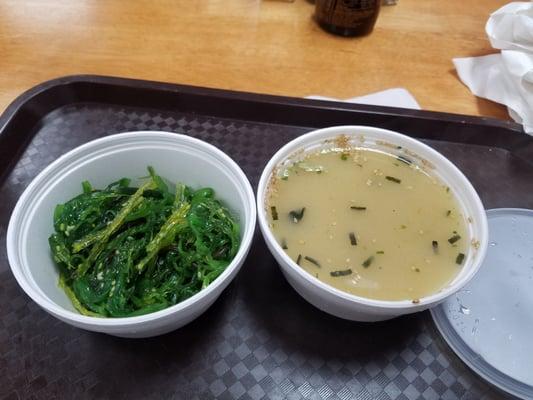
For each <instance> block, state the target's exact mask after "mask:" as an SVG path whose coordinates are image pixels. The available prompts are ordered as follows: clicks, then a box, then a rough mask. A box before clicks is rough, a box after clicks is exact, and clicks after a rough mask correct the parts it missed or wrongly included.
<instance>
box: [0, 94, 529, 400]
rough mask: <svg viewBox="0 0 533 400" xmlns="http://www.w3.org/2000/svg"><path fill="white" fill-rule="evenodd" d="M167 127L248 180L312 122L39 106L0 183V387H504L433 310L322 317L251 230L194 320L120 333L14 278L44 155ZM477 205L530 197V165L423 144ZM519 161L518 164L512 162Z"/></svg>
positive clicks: (137, 391) (315, 392)
mask: <svg viewBox="0 0 533 400" xmlns="http://www.w3.org/2000/svg"><path fill="white" fill-rule="evenodd" d="M133 130H165V131H173V132H179V133H185V134H188V135H191V136H194V137H197V138H200V139H203V140H206V141H208V142H210V143H212V144H214V145H216V146H217V147H219V148H220V149H222V150H223V151H225V152H226V153H227V154H228V155H230V156H231V157H232V158H234V159H235V160H236V161H237V162H238V163H239V164H240V165H241V166H242V168H243V170H244V171H245V173H246V174H247V175H248V176H249V177H250V180H251V182H252V185H253V186H254V187H255V186H256V184H257V181H258V177H259V174H260V173H261V170H262V168H263V166H264V165H265V163H266V161H267V160H268V159H269V158H270V156H271V155H272V154H273V153H274V152H275V151H276V150H277V149H278V148H279V147H281V145H283V144H284V143H286V142H287V141H288V140H290V139H292V138H294V137H296V136H298V135H300V134H302V133H304V132H305V131H307V129H304V128H297V127H294V126H281V125H270V124H260V123H256V122H246V121H237V120H229V119H226V120H225V119H215V118H210V117H206V116H200V115H194V114H187V113H177V112H159V111H150V110H143V109H135V108H124V107H117V106H106V105H99V104H73V105H69V106H65V107H62V108H59V109H57V110H55V111H53V112H52V113H50V114H47V115H46V116H45V117H44V118H43V119H42V120H41V123H40V124H39V125H38V126H37V127H36V134H35V136H34V138H33V140H32V141H31V143H30V145H29V146H28V147H27V149H26V150H25V152H24V154H23V155H22V157H21V158H20V159H19V161H18V162H17V164H16V165H15V167H14V169H13V170H12V171H11V172H10V173H9V175H8V176H7V179H6V180H5V182H4V184H3V187H2V188H1V196H2V201H1V202H0V351H1V352H2V355H1V356H0V398H1V397H4V396H6V397H7V398H55V397H69V398H114V399H115V398H128V399H130V398H162V397H166V398H169V397H172V398H201V399H204V398H205V399H208V398H215V397H216V398H220V399H225V398H228V399H237V398H242V399H260V398H275V399H277V398H279V399H281V398H289V399H297V398H312V399H331V400H333V399H343V400H346V399H351V398H356V399H365V400H366V399H371V398H376V399H382V400H387V399H409V400H412V399H418V398H427V399H438V398H448V399H467V398H471V399H478V398H482V397H485V398H501V397H502V394H500V393H499V392H496V391H494V389H492V388H491V387H489V386H488V385H487V384H486V383H485V382H483V381H482V380H480V379H479V378H477V377H476V376H475V375H474V374H473V373H472V372H471V371H469V370H468V369H467V368H466V367H465V366H464V365H463V364H462V363H461V362H460V361H459V359H458V358H457V357H456V356H455V355H454V354H453V353H452V352H451V350H450V349H449V348H448V347H447V345H446V344H445V343H444V341H443V340H442V339H441V338H440V336H439V334H438V333H437V331H436V329H435V328H434V326H433V323H432V321H431V319H430V317H429V314H428V313H421V314H418V315H412V316H407V317H402V318H398V319H396V320H393V321H389V322H383V323H376V324H359V323H353V322H348V321H344V320H340V319H337V318H334V317H331V316H329V315H327V314H325V313H322V312H321V311H319V310H317V309H315V308H314V307H313V306H311V305H309V304H308V303H306V302H305V301H304V300H303V299H302V298H300V296H299V295H298V294H297V293H296V292H295V291H294V290H293V289H292V288H291V287H290V286H289V285H288V284H287V282H286V281H285V279H284V278H283V276H282V274H281V272H280V270H279V268H278V266H277V265H276V263H275V261H274V259H273V258H272V256H271V255H270V253H269V252H268V250H267V249H266V246H265V245H264V243H263V240H262V238H261V237H260V235H259V232H256V237H255V241H254V244H253V247H252V250H251V252H250V255H249V257H248V259H247V262H246V264H245V265H244V267H243V269H242V271H241V273H240V274H239V275H238V277H237V278H236V279H235V281H234V282H233V283H232V284H231V285H230V286H229V287H228V289H226V291H225V292H224V293H223V295H222V296H221V297H220V299H219V300H218V301H217V302H216V303H215V304H214V305H213V306H212V307H211V308H210V309H209V310H208V311H207V312H206V313H205V314H204V315H202V316H201V317H200V318H199V319H197V320H196V321H194V322H193V323H191V324H190V325H188V326H186V327H184V328H182V329H180V330H178V331H175V332H173V333H170V334H167V335H165V336H161V337H157V338H152V339H144V340H125V339H119V338H114V337H110V336H106V335H102V334H94V333H89V332H85V331H82V330H79V329H75V328H72V327H70V326H68V325H66V324H64V323H62V322H59V321H57V320H56V319H54V318H53V317H51V316H49V315H48V314H46V313H45V312H44V311H42V310H40V309H39V308H38V306H36V305H35V304H34V303H33V302H31V301H30V300H29V298H28V297H27V296H26V295H25V294H24V293H23V292H22V290H21V289H20V288H19V287H18V285H17V284H16V282H15V280H14V278H13V276H12V274H11V272H10V271H9V266H8V263H7V256H6V251H5V239H6V238H5V236H6V228H7V223H8V219H9V215H10V213H11V210H12V208H13V207H14V205H15V203H16V200H17V199H18V197H19V196H20V194H21V193H22V191H23V190H24V188H25V187H26V186H27V184H28V183H29V182H30V181H31V180H32V179H33V178H34V177H35V175H36V174H37V173H39V172H40V171H41V170H42V169H43V168H44V167H45V166H46V165H48V164H49V163H50V162H51V161H53V160H54V159H55V158H57V157H58V156H59V155H61V154H63V153H65V152H66V151H68V150H70V149H72V148H74V147H76V146H78V145H80V144H82V143H85V142H87V141H89V140H92V139H95V138H98V137H102V136H104V135H108V134H112V133H117V132H124V131H133ZM429 144H430V145H432V146H433V147H435V148H436V149H437V150H439V151H441V152H442V153H443V154H444V155H446V156H447V157H449V158H450V159H451V160H452V161H454V162H455V163H456V164H457V165H458V166H459V167H460V168H461V169H462V170H463V171H464V172H465V173H466V175H467V176H468V177H469V178H470V179H471V180H472V182H473V184H474V186H475V187H476V188H477V189H478V191H479V193H480V195H481V197H482V199H483V201H484V203H485V207H486V208H494V207H529V208H533V197H532V196H531V193H533V179H531V176H533V173H532V171H533V168H532V167H531V166H530V165H529V164H526V163H524V162H523V161H520V160H519V159H518V158H515V157H513V156H512V155H511V154H510V153H509V152H508V151H506V150H503V149H498V148H489V147H484V146H475V145H464V144H456V143H448V142H437V141H431V142H429ZM517 171H520V173H517Z"/></svg>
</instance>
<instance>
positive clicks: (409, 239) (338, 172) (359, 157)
mask: <svg viewBox="0 0 533 400" xmlns="http://www.w3.org/2000/svg"><path fill="white" fill-rule="evenodd" d="M267 196H268V198H267V212H268V214H269V223H270V227H271V229H272V232H273V233H274V236H275V237H276V239H277V240H278V242H279V244H280V245H281V246H282V247H283V249H284V250H285V251H286V252H287V254H288V255H289V256H290V257H291V258H292V259H293V260H294V261H295V262H296V263H297V264H298V265H299V266H300V267H301V268H303V269H304V270H305V271H307V272H308V273H309V274H311V275H313V276H315V277H316V278H318V279H319V280H321V281H323V282H325V283H327V284H329V285H331V286H333V287H335V288H337V289H340V290H343V291H345V292H348V293H351V294H354V295H358V296H362V297H367V298H372V299H379V300H412V301H414V302H417V301H418V299H420V298H422V297H425V296H428V295H431V294H433V293H436V292H438V291H439V290H440V289H441V288H443V287H444V286H445V285H446V284H447V283H449V282H450V281H452V280H453V278H454V277H455V276H456V275H457V274H458V273H459V271H460V270H461V268H462V265H463V263H464V261H465V259H466V255H467V251H468V249H469V247H470V238H469V237H468V230H467V223H468V221H467V217H466V216H464V215H462V214H461V210H460V208H459V205H458V203H457V201H456V199H455V197H454V194H453V193H452V191H451V190H450V189H449V188H448V187H447V186H446V185H444V184H443V183H442V182H441V181H440V180H439V179H438V178H436V177H435V176H433V175H432V173H431V170H430V169H429V168H425V167H424V166H419V165H417V163H415V162H414V161H413V160H411V159H410V158H409V157H407V156H405V157H404V156H397V155H392V154H389V153H387V152H384V151H381V150H377V149H367V148H354V149H351V150H349V151H346V150H343V151H340V150H331V151H325V150H324V151H321V152H317V153H312V154H309V155H307V156H305V157H304V158H303V159H301V160H300V161H299V162H295V163H294V164H292V165H290V166H287V167H284V168H283V169H282V170H279V171H277V174H276V176H275V177H273V178H272V180H271V182H270V186H269V190H268V194H267Z"/></svg>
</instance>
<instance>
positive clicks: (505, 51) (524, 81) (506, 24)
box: [453, 2, 533, 134]
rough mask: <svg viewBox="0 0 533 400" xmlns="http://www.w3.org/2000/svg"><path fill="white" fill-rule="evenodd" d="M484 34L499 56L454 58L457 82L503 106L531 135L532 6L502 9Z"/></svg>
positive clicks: (532, 81) (532, 99)
mask: <svg viewBox="0 0 533 400" xmlns="http://www.w3.org/2000/svg"><path fill="white" fill-rule="evenodd" d="M485 30H486V32H487V35H488V37H489V40H490V42H491V44H492V46H493V47H494V48H497V49H501V50H502V51H501V53H498V54H492V55H489V56H483V57H471V58H455V59H454V60H453V63H454V64H455V68H456V69H457V73H458V74H459V78H460V79H461V81H463V83H464V84H465V85H466V86H468V88H469V89H470V90H471V91H472V93H474V94H475V95H476V96H479V97H484V98H487V99H489V100H492V101H495V102H498V103H502V104H505V105H506V106H507V109H508V111H509V115H510V116H511V118H513V119H514V120H515V121H516V122H518V123H521V124H523V126H524V130H525V131H526V132H527V133H529V134H533V2H514V3H509V4H507V5H506V6H503V7H502V8H500V9H499V10H497V11H495V12H494V13H493V14H492V15H491V16H490V18H489V20H488V22H487V25H486V27H485Z"/></svg>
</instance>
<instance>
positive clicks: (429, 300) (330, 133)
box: [256, 125, 488, 311]
mask: <svg viewBox="0 0 533 400" xmlns="http://www.w3.org/2000/svg"><path fill="white" fill-rule="evenodd" d="M350 131H354V132H353V134H352V135H351V134H350ZM366 134H368V135H370V134H374V135H375V134H377V135H380V136H382V138H380V140H385V141H386V140H391V142H392V143H394V139H398V138H400V139H401V140H402V141H404V142H406V143H408V144H409V146H413V147H417V148H421V149H423V151H424V152H426V153H428V155H429V157H428V156H427V155H424V158H428V159H430V160H431V159H439V161H441V162H442V163H443V164H445V165H446V168H447V169H449V170H450V172H452V173H453V174H454V175H455V176H456V177H457V178H458V179H459V180H460V181H461V185H464V187H465V188H466V189H467V192H468V193H469V196H470V197H469V201H471V204H472V205H473V206H474V207H473V208H474V210H476V211H478V212H479V215H480V216H481V218H479V219H478V220H476V222H477V225H478V226H479V235H478V237H477V238H476V239H477V240H479V242H480V246H479V248H477V249H476V251H477V256H476V260H474V262H473V265H471V266H470V270H469V271H468V272H467V273H466V274H465V276H463V277H462V278H461V279H460V280H459V281H457V282H455V283H454V284H453V285H448V286H445V287H443V288H442V289H440V290H439V291H438V292H436V293H433V294H431V295H429V296H425V297H421V298H420V299H419V302H418V303H415V302H413V300H410V299H409V300H377V299H371V298H368V297H362V296H357V295H354V294H350V293H348V292H344V291H342V290H340V289H336V288H334V287H333V286H331V285H329V284H327V283H324V282H322V281H321V280H319V279H318V278H315V277H314V276H312V275H311V274H309V273H307V272H306V271H305V270H303V269H302V268H301V267H299V266H298V265H297V264H296V262H294V261H293V260H292V259H291V258H290V257H289V256H288V255H287V254H286V253H285V251H284V250H283V249H282V248H281V245H280V244H279V243H278V241H277V240H276V239H275V237H274V235H273V233H272V231H271V229H270V227H269V226H268V220H267V218H266V208H265V203H266V195H267V188H268V184H269V181H270V179H271V176H272V173H273V172H274V171H275V169H276V167H277V166H279V165H280V164H281V163H282V162H283V161H285V160H286V159H287V158H289V157H290V156H292V155H294V154H295V153H297V152H298V150H301V149H305V148H307V147H311V146H313V145H315V144H317V143H319V142H321V141H324V140H328V139H332V138H335V137H337V136H339V135H347V136H357V137H360V136H365V135H366ZM409 150H411V149H409ZM414 152H415V153H417V152H416V151H414ZM256 201H257V211H258V223H259V227H260V229H261V232H262V233H263V237H264V238H265V241H266V242H267V243H268V244H269V246H268V247H269V248H270V250H271V251H273V252H274V253H275V254H274V255H275V256H276V258H277V257H280V258H281V259H282V260H283V261H284V265H283V264H282V263H279V264H280V266H281V268H282V269H288V271H287V272H289V273H293V274H296V276H297V279H300V280H303V281H304V282H305V283H307V284H308V285H311V286H313V287H314V288H315V289H318V290H319V291H320V292H325V293H327V294H329V295H332V296H334V297H336V298H340V299H343V300H345V301H348V302H350V303H353V304H359V305H364V306H368V307H370V308H373V309H381V310H383V311H385V310H394V309H396V310H400V309H402V310H407V309H420V308H427V307H428V306H431V305H434V304H437V303H439V302H441V301H442V300H444V299H445V298H446V297H448V296H450V295H452V294H453V293H455V292H456V291H457V290H459V289H460V288H461V287H462V286H464V285H465V284H466V283H468V282H469V281H470V279H472V277H473V276H474V275H475V274H476V272H477V271H478V270H479V268H480V267H481V264H482V263H483V259H484V257H485V254H486V250H487V246H488V223H487V218H486V214H485V208H484V206H483V203H482V202H481V199H480V198H479V195H478V194H477V192H476V190H475V189H474V187H473V186H472V184H471V183H470V181H469V180H468V179H467V178H466V176H465V175H464V174H463V173H462V172H461V170H460V169H459V168H458V167H457V166H456V165H455V164H453V163H452V162H451V161H450V160H449V159H448V158H446V157H445V156H443V155H442V154H440V153H439V152H438V151H436V150H435V149H433V148H432V147H430V146H428V145H426V144H425V143H422V142H421V141H419V140H417V139H414V138H412V137H409V136H407V135H404V134H402V133H399V132H396V131H392V130H389V129H383V128H377V127H372V126H365V125H339V126H331V127H326V128H320V129H315V130H312V131H309V132H307V133H305V134H303V135H301V136H299V137H297V138H295V139H293V140H291V141H290V142H288V143H286V144H285V145H284V146H282V147H281V148H280V149H279V150H278V151H277V152H276V153H275V154H274V155H273V156H272V158H271V159H270V160H269V161H268V163H267V165H266V166H265V168H264V170H263V172H262V174H261V178H260V179H259V184H258V188H257V197H256ZM464 267H465V266H463V268H464Z"/></svg>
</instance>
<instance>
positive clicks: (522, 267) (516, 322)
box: [431, 208, 533, 399]
mask: <svg viewBox="0 0 533 400" xmlns="http://www.w3.org/2000/svg"><path fill="white" fill-rule="evenodd" d="M487 217H488V222H489V246H488V251H487V256H486V258H485V261H484V262H483V265H482V266H481V268H480V270H479V272H478V273H477V274H476V276H475V277H474V278H473V279H472V281H470V282H469V283H468V284H467V285H466V286H465V287H464V288H463V289H462V290H461V291H459V292H458V293H457V294H456V295H454V296H452V297H450V298H449V299H448V300H446V301H445V302H444V303H442V304H441V305H439V306H437V307H435V308H434V309H432V310H431V314H432V316H433V320H434V321H435V324H436V325H437V328H438V329H439V331H440V333H441V334H442V336H443V337H444V339H445V340H446V341H447V342H448V344H449V345H450V347H451V348H452V349H453V350H454V351H455V352H456V353H457V355H458V356H459V357H460V358H461V359H462V360H463V361H464V362H465V363H466V364H467V365H468V366H469V367H470V368H472V369H473V370H474V371H475V372H476V373H478V374H479V375H480V376H481V377H483V378H484V379H486V380H487V381H488V382H490V383H492V384H493V385H495V386H496V387H498V388H500V389H502V390H504V391H506V392H508V393H510V394H513V395H515V396H518V397H521V398H526V399H532V398H533V210H525V209H516V208H502V209H494V210H489V211H487Z"/></svg>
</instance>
